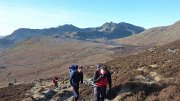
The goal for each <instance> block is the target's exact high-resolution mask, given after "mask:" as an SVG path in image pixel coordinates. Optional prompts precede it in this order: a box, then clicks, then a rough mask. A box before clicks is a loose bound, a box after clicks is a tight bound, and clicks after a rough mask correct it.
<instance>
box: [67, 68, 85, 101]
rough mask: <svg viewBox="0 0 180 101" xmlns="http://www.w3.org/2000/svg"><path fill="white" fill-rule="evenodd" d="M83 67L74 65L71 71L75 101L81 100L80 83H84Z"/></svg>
mask: <svg viewBox="0 0 180 101" xmlns="http://www.w3.org/2000/svg"><path fill="white" fill-rule="evenodd" d="M82 69H83V68H82V67H78V65H72V66H71V70H70V78H69V79H70V85H71V89H72V90H73V101H78V98H79V83H81V84H82V83H83V72H82Z"/></svg>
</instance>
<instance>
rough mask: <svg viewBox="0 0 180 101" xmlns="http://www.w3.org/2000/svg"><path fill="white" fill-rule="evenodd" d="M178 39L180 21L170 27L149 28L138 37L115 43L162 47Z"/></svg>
mask: <svg viewBox="0 0 180 101" xmlns="http://www.w3.org/2000/svg"><path fill="white" fill-rule="evenodd" d="M178 39H180V21H178V22H176V23H175V24H173V25H170V26H164V27H155V28H151V29H148V30H146V31H144V32H142V33H140V34H138V35H134V36H129V37H127V38H122V39H119V40H116V41H118V42H119V43H124V44H133V45H163V44H167V43H170V42H173V41H175V40H178Z"/></svg>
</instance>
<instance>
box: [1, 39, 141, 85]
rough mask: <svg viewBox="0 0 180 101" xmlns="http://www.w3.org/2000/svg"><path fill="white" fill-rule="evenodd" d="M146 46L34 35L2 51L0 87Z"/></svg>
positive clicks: (53, 73) (90, 63) (111, 57)
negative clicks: (35, 36) (70, 65)
mask: <svg viewBox="0 0 180 101" xmlns="http://www.w3.org/2000/svg"><path fill="white" fill-rule="evenodd" d="M143 48H144V47H133V46H121V45H112V44H108V43H96V42H92V41H81V40H76V39H72V38H64V37H61V36H59V37H57V36H44V37H38V38H32V39H29V40H27V41H24V42H22V43H20V44H18V45H16V47H14V48H11V49H8V50H5V51H2V52H1V53H0V80H1V82H0V86H7V85H8V83H21V82H30V81H33V80H36V79H40V78H47V77H52V76H53V75H60V74H62V71H63V72H65V71H64V69H66V68H67V67H68V65H69V64H71V63H78V64H80V65H92V64H96V63H100V62H104V61H107V60H111V59H113V58H115V57H119V56H126V55H128V54H130V53H134V52H137V51H139V50H142V49H143Z"/></svg>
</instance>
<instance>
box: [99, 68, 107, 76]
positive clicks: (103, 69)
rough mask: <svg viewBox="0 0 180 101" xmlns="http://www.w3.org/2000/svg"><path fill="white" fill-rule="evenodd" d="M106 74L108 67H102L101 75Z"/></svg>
mask: <svg viewBox="0 0 180 101" xmlns="http://www.w3.org/2000/svg"><path fill="white" fill-rule="evenodd" d="M106 72H107V67H106V66H102V67H101V70H100V73H101V74H102V75H104V74H106Z"/></svg>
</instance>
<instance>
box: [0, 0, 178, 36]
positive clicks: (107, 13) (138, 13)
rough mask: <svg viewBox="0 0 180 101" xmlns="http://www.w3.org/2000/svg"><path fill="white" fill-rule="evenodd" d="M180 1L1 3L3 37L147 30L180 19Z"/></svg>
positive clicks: (4, 0)
mask: <svg viewBox="0 0 180 101" xmlns="http://www.w3.org/2000/svg"><path fill="white" fill-rule="evenodd" d="M179 5H180V0H0V36H5V35H9V34H11V33H12V32H13V31H14V30H16V29H18V28H33V29H42V28H50V27H57V26H59V25H64V24H73V25H75V26H77V27H80V28H86V27H97V26H101V25H102V24H104V23H105V22H111V21H112V22H115V23H120V22H127V23H131V24H134V25H137V26H141V27H144V28H146V29H147V28H152V27H157V26H166V25H171V24H173V23H175V22H176V21H178V20H180V6H179Z"/></svg>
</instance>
